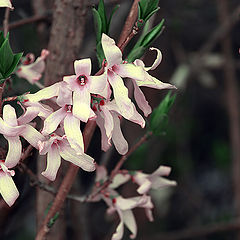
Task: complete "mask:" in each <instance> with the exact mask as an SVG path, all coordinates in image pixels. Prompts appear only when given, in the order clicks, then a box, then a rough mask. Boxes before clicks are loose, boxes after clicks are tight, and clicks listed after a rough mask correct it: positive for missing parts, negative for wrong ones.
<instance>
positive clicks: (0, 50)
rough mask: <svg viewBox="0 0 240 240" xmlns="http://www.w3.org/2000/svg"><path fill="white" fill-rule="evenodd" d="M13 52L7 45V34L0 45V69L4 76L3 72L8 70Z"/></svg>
mask: <svg viewBox="0 0 240 240" xmlns="http://www.w3.org/2000/svg"><path fill="white" fill-rule="evenodd" d="M13 58H14V55H13V52H12V49H11V47H10V45H9V41H8V36H7V37H6V39H5V40H4V42H3V44H2V46H1V47H0V71H1V73H2V75H3V76H4V77H5V73H6V72H7V71H8V70H9V68H10V67H11V65H12V62H13Z"/></svg>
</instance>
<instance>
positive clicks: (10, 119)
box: [3, 104, 18, 127]
mask: <svg viewBox="0 0 240 240" xmlns="http://www.w3.org/2000/svg"><path fill="white" fill-rule="evenodd" d="M3 120H4V122H6V123H7V124H8V125H9V126H12V127H16V126H17V125H18V124H17V116H16V112H15V109H14V108H13V107H12V106H11V105H9V104H7V105H5V106H4V107H3Z"/></svg>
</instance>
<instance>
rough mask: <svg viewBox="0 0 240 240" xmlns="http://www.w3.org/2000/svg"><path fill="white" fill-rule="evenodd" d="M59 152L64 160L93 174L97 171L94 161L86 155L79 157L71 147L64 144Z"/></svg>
mask: <svg viewBox="0 0 240 240" xmlns="http://www.w3.org/2000/svg"><path fill="white" fill-rule="evenodd" d="M59 151H60V155H61V157H62V158H63V159H64V160H66V161H68V162H71V163H73V164H75V165H77V166H78V167H80V168H82V169H83V170H85V171H88V172H92V171H94V170H95V169H96V167H95V163H94V159H93V158H92V157H90V156H89V155H87V154H85V153H84V154H82V155H77V153H76V152H75V151H74V150H73V149H72V148H71V147H70V146H67V145H66V144H63V143H62V144H61V145H60V150H59Z"/></svg>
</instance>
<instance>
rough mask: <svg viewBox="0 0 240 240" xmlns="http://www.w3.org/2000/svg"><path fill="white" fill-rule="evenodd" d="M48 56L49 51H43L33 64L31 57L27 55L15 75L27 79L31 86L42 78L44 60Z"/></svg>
mask: <svg viewBox="0 0 240 240" xmlns="http://www.w3.org/2000/svg"><path fill="white" fill-rule="evenodd" d="M48 55H49V51H48V50H46V49H43V50H42V52H41V56H40V57H38V58H37V60H36V61H35V62H32V55H27V56H26V58H27V59H26V60H25V61H24V62H23V64H22V65H20V66H19V68H18V70H17V72H16V74H17V75H18V76H19V77H20V78H25V79H27V80H28V81H29V82H30V83H31V84H34V83H36V82H37V81H38V80H40V78H41V77H42V73H43V71H44V70H45V58H46V57H47V56H48Z"/></svg>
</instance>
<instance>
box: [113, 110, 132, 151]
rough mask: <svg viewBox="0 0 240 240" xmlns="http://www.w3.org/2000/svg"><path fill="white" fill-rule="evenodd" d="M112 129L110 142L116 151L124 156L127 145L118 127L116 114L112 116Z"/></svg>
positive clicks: (118, 122)
mask: <svg viewBox="0 0 240 240" xmlns="http://www.w3.org/2000/svg"><path fill="white" fill-rule="evenodd" d="M113 121H114V128H113V133H112V140H113V143H114V145H115V148H116V149H117V151H118V152H119V153H120V154H122V155H124V154H126V153H127V151H128V143H127V141H126V139H125V138H124V136H123V134H122V130H121V126H120V119H119V118H118V116H117V115H116V114H113Z"/></svg>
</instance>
